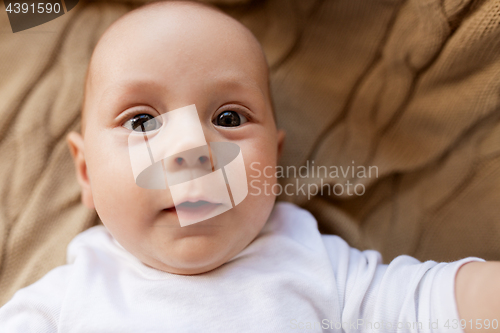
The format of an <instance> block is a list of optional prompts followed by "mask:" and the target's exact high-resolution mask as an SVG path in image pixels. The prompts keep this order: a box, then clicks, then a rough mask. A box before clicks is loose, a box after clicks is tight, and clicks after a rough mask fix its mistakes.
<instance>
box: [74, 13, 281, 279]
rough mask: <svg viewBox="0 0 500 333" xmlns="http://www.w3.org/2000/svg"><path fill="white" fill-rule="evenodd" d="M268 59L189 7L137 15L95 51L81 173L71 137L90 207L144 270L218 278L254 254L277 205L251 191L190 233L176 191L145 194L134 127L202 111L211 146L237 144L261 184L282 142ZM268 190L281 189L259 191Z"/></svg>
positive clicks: (230, 28)
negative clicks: (135, 161) (228, 265)
mask: <svg viewBox="0 0 500 333" xmlns="http://www.w3.org/2000/svg"><path fill="white" fill-rule="evenodd" d="M260 52H261V51H260V49H259V48H258V45H257V44H256V42H255V41H254V40H253V39H252V37H251V36H250V35H249V34H248V32H247V31H246V30H244V29H243V27H241V26H239V25H237V24H236V23H235V22H233V21H232V20H231V19H229V18H226V17H225V16H223V15H222V14H219V13H216V12H210V10H208V9H205V8H202V7H200V8H198V7H196V6H195V7H189V6H188V5H185V6H183V5H179V6H177V7H176V6H173V7H172V8H170V9H168V10H163V9H162V8H161V7H159V8H158V10H150V11H146V12H145V13H142V14H135V16H134V15H129V17H128V18H125V19H124V20H122V21H120V22H118V23H117V24H115V26H114V27H113V28H112V29H111V30H109V31H108V32H107V33H106V35H105V37H104V38H103V39H102V40H101V41H100V43H99V45H98V47H97V48H96V51H95V53H94V56H93V60H92V70H91V72H90V76H89V81H88V84H87V89H86V96H85V133H84V138H83V141H82V142H81V148H82V149H81V156H84V163H83V161H82V163H81V164H80V166H79V165H78V163H79V162H78V160H77V157H76V156H77V155H78V149H79V148H78V142H77V141H78V140H79V137H78V136H77V135H76V134H75V133H72V136H70V137H69V138H68V140H69V142H70V145H71V146H72V151H73V153H74V155H75V162H76V163H77V170H78V172H79V173H80V174H79V179H80V183H81V184H82V187H83V188H84V191H83V196H84V197H85V198H84V202H86V203H87V206H89V207H95V209H96V211H97V213H98V214H99V216H100V218H101V220H102V222H103V224H104V225H105V226H106V228H107V229H108V230H109V232H110V233H111V234H112V235H113V236H114V238H115V239H116V240H117V241H118V242H119V243H120V244H121V245H122V246H123V247H124V248H125V249H127V250H128V251H129V252H131V253H132V254H133V255H135V256H136V257H137V258H139V259H140V260H141V261H142V262H143V263H145V264H147V265H149V266H151V267H154V268H157V269H160V270H163V271H167V272H171V273H177V274H198V273H202V272H206V271H209V270H212V269H214V268H216V267H218V266H220V265H222V264H223V263H225V262H227V261H228V260H229V259H231V258H232V257H233V256H235V255H236V254H238V253H239V252H240V251H241V250H242V249H243V248H245V247H246V246H247V245H248V244H249V243H250V242H251V241H252V240H253V239H254V238H255V237H256V236H257V234H258V233H259V231H260V230H261V229H262V227H263V226H264V224H265V222H266V220H267V218H268V217H269V214H270V212H271V210H272V207H273V204H274V201H275V197H274V196H267V195H264V194H263V193H264V191H261V193H262V194H261V195H255V193H256V191H255V190H249V194H248V195H247V197H246V198H245V199H244V200H243V202H241V203H240V204H239V205H237V206H236V207H234V208H232V209H230V210H228V211H226V212H224V213H222V214H220V215H218V216H215V217H212V218H209V219H207V220H204V221H201V222H198V223H195V224H192V225H188V226H184V227H181V225H180V224H179V219H178V218H177V214H176V212H175V209H172V208H173V206H174V203H173V199H172V196H171V193H170V190H169V189H168V187H167V189H166V190H158V189H156V190H153V189H145V188H141V187H139V186H138V185H137V184H136V182H135V180H134V177H133V172H132V168H131V162H130V156H129V149H128V137H129V135H130V134H131V131H132V130H131V127H130V124H132V123H134V122H136V121H138V120H140V119H141V117H142V119H144V117H146V118H148V119H151V118H153V117H157V116H159V115H160V114H162V113H167V112H170V111H173V110H176V109H178V108H181V107H184V106H188V105H192V104H194V105H195V106H196V109H197V111H198V115H199V120H200V122H201V126H202V129H203V132H204V135H205V139H206V141H208V142H220V141H226V142H233V143H236V144H237V145H238V146H239V147H240V148H241V152H242V154H243V159H244V162H245V168H246V174H247V178H248V179H247V181H248V183H249V182H250V181H251V180H253V179H259V178H251V177H255V176H256V175H258V172H256V171H255V169H259V168H260V169H261V170H262V169H264V167H266V166H271V167H274V166H276V163H277V157H278V150H279V146H280V142H281V140H282V134H281V133H280V132H279V131H277V129H276V126H275V122H274V118H273V115H272V106H271V104H270V97H269V91H268V85H267V68H266V64H265V60H264V58H263V55H262V54H261V53H260ZM222 113H224V115H222V116H221V114H222ZM167 144H168V143H167ZM254 162H258V163H255V164H254V165H253V166H252V169H251V168H250V165H251V164H252V163H254ZM82 165H83V166H82ZM257 166H258V167H257ZM261 174H262V175H263V173H261ZM268 174H269V173H268ZM264 181H267V183H268V184H270V185H272V184H274V183H275V181H276V180H275V179H269V178H266V179H261V181H260V182H258V183H259V184H263V183H264ZM85 188H87V190H85Z"/></svg>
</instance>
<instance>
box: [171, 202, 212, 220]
mask: <svg viewBox="0 0 500 333" xmlns="http://www.w3.org/2000/svg"><path fill="white" fill-rule="evenodd" d="M220 205H222V204H221V203H213V202H209V201H206V200H197V201H184V202H183V203H181V204H179V205H176V206H175V210H176V211H177V212H180V213H181V214H182V215H183V216H184V217H189V218H199V217H202V216H205V215H207V214H209V213H210V212H212V211H213V210H214V209H216V208H217V207H219V206H220Z"/></svg>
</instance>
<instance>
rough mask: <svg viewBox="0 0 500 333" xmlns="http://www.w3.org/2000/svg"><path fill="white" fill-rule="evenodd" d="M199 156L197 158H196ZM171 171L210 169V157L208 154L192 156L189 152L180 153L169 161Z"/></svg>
mask: <svg viewBox="0 0 500 333" xmlns="http://www.w3.org/2000/svg"><path fill="white" fill-rule="evenodd" d="M198 155H199V156H198ZM170 163H171V168H172V169H180V168H196V167H200V168H203V169H206V168H208V169H211V168H212V165H211V164H210V156H208V154H204V153H201V154H192V153H191V152H182V153H181V154H178V155H175V157H173V158H172V160H171V161H170Z"/></svg>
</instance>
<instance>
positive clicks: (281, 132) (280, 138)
mask: <svg viewBox="0 0 500 333" xmlns="http://www.w3.org/2000/svg"><path fill="white" fill-rule="evenodd" d="M277 135H278V160H279V159H280V158H281V154H282V153H283V144H284V142H285V131H284V130H282V129H279V130H278V134H277Z"/></svg>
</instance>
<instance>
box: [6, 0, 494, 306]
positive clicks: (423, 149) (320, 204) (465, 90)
mask: <svg viewBox="0 0 500 333" xmlns="http://www.w3.org/2000/svg"><path fill="white" fill-rule="evenodd" d="M82 1H83V0H81V1H80V3H79V4H78V5H77V7H75V9H73V10H72V11H70V12H69V13H68V14H66V15H63V16H61V17H59V18H58V19H56V20H53V21H51V22H49V23H46V24H43V25H41V26H38V27H35V28H32V29H30V30H26V31H24V32H19V33H16V34H13V33H12V31H11V29H10V26H9V22H8V19H7V15H6V13H5V11H1V13H0V101H1V103H0V116H1V121H0V200H1V204H0V254H1V255H0V260H1V262H0V305H1V304H3V303H5V302H6V301H7V300H9V299H10V298H11V297H12V295H13V294H14V292H15V291H16V290H18V289H19V288H22V287H24V286H26V285H28V284H31V283H33V282H34V281H36V280H37V279H39V278H40V277H41V276H43V275H44V274H45V273H46V272H48V271H49V270H50V269H52V268H54V267H56V266H58V265H62V264H64V263H65V256H66V252H65V251H66V246H67V244H68V243H69V242H70V240H71V239H72V238H73V237H74V236H75V235H76V234H78V233H79V232H81V231H83V230H85V229H86V228H89V227H90V226H92V225H94V224H96V223H99V222H98V218H97V216H96V214H95V213H94V212H91V211H88V210H87V209H86V208H84V207H83V206H82V204H81V203H80V201H79V200H80V197H79V195H80V192H79V191H80V190H79V187H78V184H77V182H76V178H75V174H74V167H73V165H72V161H71V158H70V154H69V150H68V148H67V146H66V142H65V135H66V134H67V133H68V132H69V131H71V130H78V129H79V126H80V116H79V112H80V106H81V102H82V93H83V89H82V88H83V87H82V85H83V77H84V73H85V70H86V67H87V62H88V60H89V57H90V54H91V52H92V49H93V47H94V45H95V43H96V42H97V40H98V38H99V36H100V35H101V34H102V33H103V31H104V30H105V29H106V27H108V26H109V25H110V24H111V23H112V22H113V21H114V20H116V19H117V18H118V17H120V16H121V15H123V14H124V13H126V12H127V11H129V10H130V9H131V8H132V7H133V6H137V5H140V3H135V4H133V3H128V4H125V3H123V2H121V1H109V2H82ZM215 2H217V3H218V5H219V6H220V7H221V8H222V9H223V10H225V11H227V12H228V13H230V14H231V15H232V16H234V17H236V18H237V19H239V20H240V21H241V22H243V23H244V24H245V25H247V26H248V27H249V28H250V29H251V30H252V31H253V32H254V33H255V34H256V36H257V37H258V38H259V40H260V41H261V42H262V44H263V46H264V49H265V51H266V54H267V57H268V60H269V63H270V65H271V69H272V78H271V79H272V86H273V94H274V98H275V105H276V111H277V114H278V121H279V124H280V126H281V127H283V128H284V129H285V130H286V131H287V140H286V145H285V151H284V156H283V158H282V165H284V166H295V167H297V168H298V167H300V166H302V165H311V164H312V162H313V161H314V165H315V166H328V167H331V166H335V167H337V168H339V169H340V168H341V167H342V168H344V169H343V170H346V168H347V167H349V166H351V167H353V166H355V167H360V166H364V167H366V168H368V167H370V166H372V167H376V170H377V171H378V174H377V175H372V177H371V178H363V177H354V178H353V177H352V174H346V175H345V176H342V174H341V173H340V175H339V177H327V178H324V179H323V180H321V179H320V178H318V177H312V176H311V177H308V178H294V179H281V183H282V184H283V185H285V184H292V185H293V184H296V182H297V181H298V182H299V184H305V185H306V186H307V185H309V184H321V182H322V181H323V185H324V184H327V186H330V185H334V184H344V185H345V184H346V181H350V182H351V184H359V186H358V189H360V188H361V187H360V186H361V185H363V186H364V189H365V193H364V194H363V195H360V196H357V195H352V196H349V195H346V194H345V193H344V194H343V195H336V194H331V195H328V194H327V193H326V191H325V193H324V194H323V195H317V196H315V197H313V198H312V199H310V200H309V199H308V198H307V196H304V195H293V196H281V197H280V199H282V200H289V201H293V202H296V203H297V204H299V205H301V206H303V207H305V208H307V209H309V210H310V211H311V212H312V213H313V214H314V215H315V216H316V217H317V218H318V220H319V223H320V229H321V231H322V232H325V233H334V234H338V235H340V236H342V237H343V238H344V239H345V240H347V241H348V242H349V243H350V244H351V245H352V246H356V247H359V248H361V249H368V248H374V249H377V250H379V251H380V252H381V253H382V254H383V256H384V260H385V262H388V261H390V260H391V259H392V258H394V257H395V256H397V255H399V254H408V255H413V256H416V257H417V258H419V259H420V260H428V259H434V260H443V261H444V260H455V259H458V258H460V257H465V256H469V255H474V256H479V257H483V258H485V259H500V241H499V240H500V221H499V219H500V3H499V1H498V0H488V1H484V0H478V1H471V0H407V1H398V0H371V1H366V0H295V1H294V0H265V1H264V0H255V1H252V0H219V1H215ZM311 188H312V189H314V187H311ZM331 188H332V187H330V189H331ZM338 189H339V188H337V190H338ZM338 192H339V191H337V193H338ZM299 194H300V193H299Z"/></svg>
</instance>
